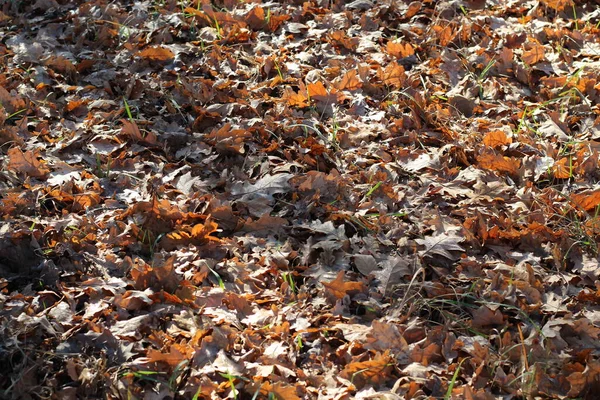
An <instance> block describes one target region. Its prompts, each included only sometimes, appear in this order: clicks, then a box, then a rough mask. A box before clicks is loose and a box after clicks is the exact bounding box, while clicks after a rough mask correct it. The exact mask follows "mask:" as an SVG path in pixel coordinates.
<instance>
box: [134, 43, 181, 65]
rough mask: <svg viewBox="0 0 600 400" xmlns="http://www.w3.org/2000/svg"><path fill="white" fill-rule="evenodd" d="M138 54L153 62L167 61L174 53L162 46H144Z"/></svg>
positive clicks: (171, 58)
mask: <svg viewBox="0 0 600 400" xmlns="http://www.w3.org/2000/svg"><path fill="white" fill-rule="evenodd" d="M138 55H139V56H140V57H142V58H143V59H145V60H148V61H154V62H168V61H171V60H173V58H174V57H175V54H174V53H173V52H172V51H171V50H169V49H167V48H164V47H162V46H153V47H146V48H145V49H144V50H142V51H140V52H139V53H138Z"/></svg>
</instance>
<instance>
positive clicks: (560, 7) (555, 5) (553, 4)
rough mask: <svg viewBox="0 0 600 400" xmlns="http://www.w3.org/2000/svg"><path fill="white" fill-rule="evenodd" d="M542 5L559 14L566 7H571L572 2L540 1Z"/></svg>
mask: <svg viewBox="0 0 600 400" xmlns="http://www.w3.org/2000/svg"><path fill="white" fill-rule="evenodd" d="M542 3H544V4H545V5H546V6H548V7H550V8H552V9H553V10H555V11H559V12H560V11H563V10H564V9H565V8H567V7H569V8H571V7H573V0H542Z"/></svg>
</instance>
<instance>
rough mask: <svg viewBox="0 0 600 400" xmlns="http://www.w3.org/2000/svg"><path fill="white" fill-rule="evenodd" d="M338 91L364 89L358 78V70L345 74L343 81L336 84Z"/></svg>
mask: <svg viewBox="0 0 600 400" xmlns="http://www.w3.org/2000/svg"><path fill="white" fill-rule="evenodd" d="M334 86H335V88H336V89H338V90H357V89H360V88H361V87H362V81H361V80H360V79H359V78H358V72H357V71H356V70H354V69H353V70H350V71H348V72H346V73H345V74H344V76H343V77H342V80H341V81H339V82H337V83H335V84H334Z"/></svg>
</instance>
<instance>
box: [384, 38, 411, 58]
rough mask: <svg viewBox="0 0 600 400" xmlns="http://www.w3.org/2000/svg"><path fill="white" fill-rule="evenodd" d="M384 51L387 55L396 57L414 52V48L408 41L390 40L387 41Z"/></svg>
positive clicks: (407, 55)
mask: <svg viewBox="0 0 600 400" xmlns="http://www.w3.org/2000/svg"><path fill="white" fill-rule="evenodd" d="M386 51H387V53H388V54H389V55H391V56H394V57H397V58H404V57H409V56H412V55H413V54H415V49H414V48H413V47H412V46H411V44H410V43H403V42H396V41H392V40H390V41H389V42H388V43H387V46H386Z"/></svg>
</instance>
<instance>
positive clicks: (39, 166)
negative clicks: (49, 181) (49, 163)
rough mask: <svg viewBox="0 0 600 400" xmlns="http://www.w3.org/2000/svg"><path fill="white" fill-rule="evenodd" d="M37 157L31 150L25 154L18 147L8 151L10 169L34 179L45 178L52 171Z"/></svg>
mask: <svg viewBox="0 0 600 400" xmlns="http://www.w3.org/2000/svg"><path fill="white" fill-rule="evenodd" d="M37 157H38V155H37V154H36V153H34V152H33V151H31V150H27V151H26V152H25V153H23V152H22V151H21V149H19V148H18V147H13V148H11V149H8V160H9V161H8V168H9V169H12V170H14V171H16V172H20V173H22V174H25V175H28V176H32V177H34V178H44V177H45V176H46V175H48V173H49V172H50V170H49V169H48V168H47V167H46V166H45V165H44V164H43V163H42V162H41V161H39V160H38V159H37Z"/></svg>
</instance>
